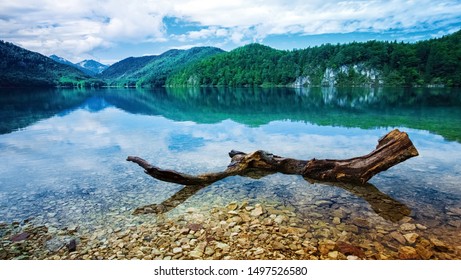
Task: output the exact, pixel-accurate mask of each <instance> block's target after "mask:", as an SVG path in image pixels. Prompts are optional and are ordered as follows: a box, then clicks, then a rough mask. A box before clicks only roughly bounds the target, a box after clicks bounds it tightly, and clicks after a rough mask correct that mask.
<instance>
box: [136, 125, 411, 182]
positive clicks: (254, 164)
mask: <svg viewBox="0 0 461 280" xmlns="http://www.w3.org/2000/svg"><path fill="white" fill-rule="evenodd" d="M417 155H418V151H417V150H416V148H415V147H414V145H413V143H412V142H411V140H410V138H409V137H408V135H407V134H406V133H405V132H400V131H399V130H397V129H395V130H393V131H391V132H389V133H388V134H386V135H385V136H384V137H382V138H381V139H379V141H378V145H377V146H376V148H375V150H374V151H372V152H371V153H369V154H367V155H364V156H361V157H355V158H351V159H344V160H333V159H322V160H318V159H315V158H314V159H311V160H298V159H292V158H284V157H280V156H277V155H273V154H271V153H268V152H265V151H261V150H258V151H255V152H253V153H249V154H246V153H243V152H238V151H234V150H232V151H231V152H230V153H229V156H230V157H231V163H230V164H229V165H228V167H227V169H226V170H224V171H222V172H215V173H205V174H200V175H197V176H193V175H189V174H184V173H180V172H177V171H174V170H165V169H161V168H159V167H156V166H153V165H151V164H149V163H148V162H147V161H145V160H144V159H142V158H139V157H133V156H129V157H128V158H127V160H128V161H131V162H135V163H137V164H138V165H139V166H141V167H142V168H144V170H145V172H146V173H147V174H149V175H150V176H152V177H154V178H156V179H159V180H162V181H166V182H171V183H177V184H183V185H188V186H191V185H209V184H211V183H214V182H216V181H218V180H221V179H224V178H226V177H229V176H235V175H240V176H251V175H250V174H249V173H251V172H255V171H260V172H269V173H274V172H281V173H284V174H297V175H302V176H304V177H305V178H306V179H307V180H309V179H312V180H318V181H324V182H345V183H359V184H365V183H366V182H367V181H368V180H370V179H371V177H373V176H374V175H376V174H378V173H379V172H382V171H385V170H387V169H389V168H390V167H392V166H394V165H396V164H398V163H400V162H403V161H405V160H407V159H409V158H411V157H414V156H417Z"/></svg>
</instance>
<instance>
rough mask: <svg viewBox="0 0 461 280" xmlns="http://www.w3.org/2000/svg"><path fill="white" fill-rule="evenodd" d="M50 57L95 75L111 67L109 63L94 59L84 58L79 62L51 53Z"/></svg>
mask: <svg viewBox="0 0 461 280" xmlns="http://www.w3.org/2000/svg"><path fill="white" fill-rule="evenodd" d="M50 58H51V59H53V60H54V61H56V62H58V63H61V64H65V65H69V66H72V67H75V68H77V69H79V70H80V71H82V72H83V73H85V74H87V75H90V76H95V75H97V74H100V73H101V72H102V71H104V70H106V69H107V68H108V67H109V66H108V65H104V64H102V63H99V62H97V61H95V60H92V59H90V60H83V61H80V62H78V63H72V62H71V61H69V60H67V59H65V58H62V57H59V56H57V55H55V54H52V55H50Z"/></svg>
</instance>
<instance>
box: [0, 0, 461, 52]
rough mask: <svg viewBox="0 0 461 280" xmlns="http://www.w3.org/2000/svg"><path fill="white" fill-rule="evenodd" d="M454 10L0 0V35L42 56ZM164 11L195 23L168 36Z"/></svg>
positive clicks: (349, 25)
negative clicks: (121, 44) (192, 27)
mask: <svg viewBox="0 0 461 280" xmlns="http://www.w3.org/2000/svg"><path fill="white" fill-rule="evenodd" d="M460 15H461V2H460V1H443V2H434V1H429V0H422V1H396V0H393V1H359V0H350V1H333V0H314V1H303V0H291V1H276V0H269V1H267V0H266V1H243V0H221V1H212V0H207V1H203V0H200V1H199V0H178V1H169V0H156V1H144V0H133V1H128V2H127V1H124V0H106V1H90V0H66V1H52V0H35V1H34V0H15V1H2V2H0V37H1V38H2V39H4V40H7V41H12V42H15V43H19V44H21V45H22V46H24V47H29V48H33V50H36V51H40V52H42V53H44V54H47V55H49V54H51V53H66V54H72V55H73V56H74V57H81V56H84V55H90V54H91V53H92V51H94V50H96V49H100V48H107V47H110V46H113V45H114V44H119V43H132V42H135V43H143V42H144V43H145V42H160V43H162V42H163V43H168V41H169V40H176V41H179V42H187V43H189V44H196V43H197V41H202V42H203V41H204V40H211V39H219V40H223V39H224V40H227V42H232V43H233V44H242V43H246V42H251V41H260V40H262V39H264V38H266V37H267V36H269V35H276V34H286V33H289V34H300V35H310V34H322V33H347V32H355V31H370V32H385V31H388V30H390V29H397V30H408V31H412V32H418V31H424V30H429V31H431V30H436V29H442V30H448V29H450V30H451V29H453V25H456V26H459V22H460V18H461V16H460ZM165 17H170V18H179V19H181V20H182V21H183V22H188V23H191V25H194V26H196V27H198V28H197V30H195V31H190V30H188V31H185V32H183V33H182V34H175V35H174V36H170V35H169V34H167V32H168V29H166V27H165V24H164V19H165ZM438 31H439V30H437V32H438ZM77 41H78V42H79V43H78V44H77V46H76V45H75V43H76V42H77ZM68 58H69V59H71V58H72V57H68Z"/></svg>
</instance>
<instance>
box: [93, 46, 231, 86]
mask: <svg viewBox="0 0 461 280" xmlns="http://www.w3.org/2000/svg"><path fill="white" fill-rule="evenodd" d="M222 52H224V51H223V50H221V49H219V48H213V47H196V48H191V49H188V50H176V49H173V50H169V51H167V52H165V53H162V54H161V55H158V56H143V57H136V58H135V57H130V58H127V59H124V60H122V61H120V62H117V63H115V64H114V65H112V66H110V67H109V68H107V69H106V70H105V71H104V72H102V74H101V76H100V77H101V78H103V79H104V80H106V82H107V83H108V84H109V85H111V86H129V87H134V86H136V87H159V86H164V85H165V81H166V79H167V78H168V77H169V75H171V74H172V73H175V72H176V71H178V70H180V69H182V68H184V67H185V66H186V65H188V64H191V63H194V62H197V61H200V60H203V59H205V58H207V57H210V56H213V55H215V54H219V53H222Z"/></svg>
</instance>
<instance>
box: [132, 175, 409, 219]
mask: <svg viewBox="0 0 461 280" xmlns="http://www.w3.org/2000/svg"><path fill="white" fill-rule="evenodd" d="M271 174H273V173H272V172H267V171H265V172H261V171H260V170H258V171H255V172H249V173H248V174H246V175H245V177H250V178H253V179H260V178H262V177H265V176H267V175H271ZM304 179H305V180H306V181H307V182H308V183H310V184H313V183H319V184H322V185H326V186H332V187H338V188H341V189H343V190H345V191H348V192H349V193H351V194H354V195H355V196H357V197H359V198H361V199H363V200H365V201H366V202H367V203H368V204H369V205H370V206H371V208H372V209H373V210H374V211H375V213H376V214H378V215H379V216H381V217H382V218H384V219H385V220H389V221H392V222H398V221H400V220H401V219H403V218H404V217H406V216H408V215H410V213H411V210H410V208H408V206H406V205H405V204H403V203H401V202H399V201H397V200H395V199H393V198H392V197H390V196H388V195H386V194H384V193H382V192H381V191H380V190H378V189H377V188H376V187H375V186H374V185H373V184H371V183H366V184H363V185H358V184H351V183H341V182H334V183H329V182H316V181H314V180H311V179H308V178H304ZM208 186H209V185H194V186H184V188H182V189H181V190H179V191H178V192H176V193H175V194H173V195H172V196H171V197H169V198H168V199H166V200H164V201H162V202H161V203H154V204H149V205H145V206H141V207H138V208H136V210H135V211H134V212H133V214H134V215H139V214H151V213H154V214H164V213H167V212H169V211H171V210H173V209H174V208H176V207H178V206H179V205H181V204H183V203H184V202H185V201H186V200H187V199H189V198H190V197H191V196H193V195H195V194H196V193H197V192H198V191H200V190H201V189H203V188H206V187H208Z"/></svg>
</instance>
